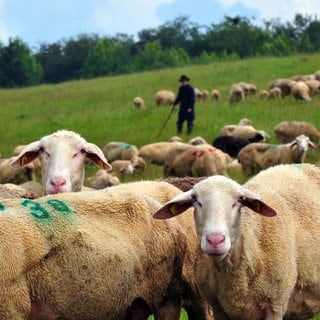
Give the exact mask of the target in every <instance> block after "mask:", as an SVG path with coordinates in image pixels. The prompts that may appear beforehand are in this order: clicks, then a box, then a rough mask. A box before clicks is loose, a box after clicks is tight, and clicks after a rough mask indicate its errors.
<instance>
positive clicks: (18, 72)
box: [0, 38, 43, 88]
mask: <svg viewBox="0 0 320 320" xmlns="http://www.w3.org/2000/svg"><path fill="white" fill-rule="evenodd" d="M0 69H1V72H0V86H1V87H4V88H13V87H23V86H31V85H35V84H38V83H40V80H41V76H42V72H43V70H42V67H41V65H40V64H39V63H38V62H37V61H36V59H35V57H34V56H33V55H32V54H31V51H30V49H29V48H28V46H27V45H26V44H25V43H24V42H23V41H22V40H20V39H19V38H16V39H9V44H8V46H4V47H2V48H1V50H0Z"/></svg>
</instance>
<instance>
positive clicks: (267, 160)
mask: <svg viewBox="0 0 320 320" xmlns="http://www.w3.org/2000/svg"><path fill="white" fill-rule="evenodd" d="M308 147H311V148H312V149H315V145H314V144H313V142H312V141H311V140H310V139H309V137H307V136H305V135H299V136H298V137H296V138H295V139H294V140H293V141H292V142H291V143H286V144H278V145H274V144H269V143H259V142H257V143H251V144H249V145H247V146H245V147H244V148H243V149H241V150H240V152H239V154H238V160H239V162H240V163H241V165H242V171H243V176H244V177H245V178H248V177H249V176H251V175H254V174H256V173H257V172H259V171H260V170H263V169H266V168H268V167H271V166H275V165H278V164H285V163H302V162H304V159H305V157H306V153H307V151H308Z"/></svg>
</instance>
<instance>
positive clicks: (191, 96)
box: [173, 84, 196, 120]
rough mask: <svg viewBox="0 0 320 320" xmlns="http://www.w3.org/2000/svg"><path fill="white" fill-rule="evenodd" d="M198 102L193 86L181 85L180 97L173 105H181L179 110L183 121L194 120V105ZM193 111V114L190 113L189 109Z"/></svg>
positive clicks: (178, 96)
mask: <svg viewBox="0 0 320 320" xmlns="http://www.w3.org/2000/svg"><path fill="white" fill-rule="evenodd" d="M195 102H196V97H195V92H194V88H193V86H191V85H190V84H187V85H181V86H180V87H179V91H178V95H177V98H176V100H175V101H174V103H173V105H174V106H176V105H177V104H178V103H179V104H180V108H179V119H181V120H188V119H189V120H192V119H194V118H195V114H194V105H195ZM190 108H191V109H192V112H188V111H187V110H188V109H190Z"/></svg>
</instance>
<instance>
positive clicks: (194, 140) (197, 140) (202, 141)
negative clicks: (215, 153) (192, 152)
mask: <svg viewBox="0 0 320 320" xmlns="http://www.w3.org/2000/svg"><path fill="white" fill-rule="evenodd" d="M188 143H189V144H192V145H193V146H196V145H198V144H208V142H207V141H206V139H204V138H202V137H201V136H197V137H194V138H191V139H190V140H189V141H188Z"/></svg>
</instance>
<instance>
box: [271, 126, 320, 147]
mask: <svg viewBox="0 0 320 320" xmlns="http://www.w3.org/2000/svg"><path fill="white" fill-rule="evenodd" d="M273 131H274V133H275V134H276V137H277V140H278V142H279V143H287V142H290V141H292V140H293V139H295V138H296V137H297V136H299V135H300V134H304V135H306V136H307V137H309V138H310V140H311V141H312V142H314V143H317V144H318V143H319V139H320V132H319V131H318V129H317V128H316V127H315V126H314V125H313V124H311V123H310V122H304V121H282V122H280V123H278V124H277V125H276V126H275V127H274V130H273Z"/></svg>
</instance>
